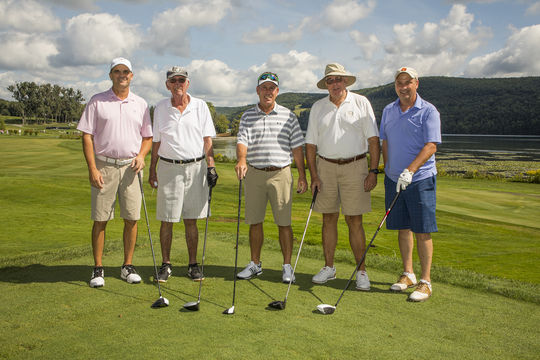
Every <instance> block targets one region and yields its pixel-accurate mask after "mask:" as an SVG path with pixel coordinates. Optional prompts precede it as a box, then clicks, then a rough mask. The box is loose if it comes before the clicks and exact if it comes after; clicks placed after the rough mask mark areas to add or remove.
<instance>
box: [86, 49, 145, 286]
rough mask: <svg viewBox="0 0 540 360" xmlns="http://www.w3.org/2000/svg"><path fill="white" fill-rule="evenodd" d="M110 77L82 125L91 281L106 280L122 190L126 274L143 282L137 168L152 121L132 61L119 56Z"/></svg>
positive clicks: (129, 279)
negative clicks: (110, 234) (134, 83)
mask: <svg viewBox="0 0 540 360" xmlns="http://www.w3.org/2000/svg"><path fill="white" fill-rule="evenodd" d="M109 78H110V79H111V80H112V83H113V84H112V88H111V89H110V90H108V91H105V92H102V93H99V94H96V95H94V96H93V97H92V98H91V99H90V101H89V102H88V104H86V108H85V109H84V112H83V114H82V116H81V119H80V121H79V124H78V126H77V129H78V130H80V131H81V132H83V137H82V140H83V151H84V156H85V158H86V163H87V165H88V173H89V178H90V185H91V189H92V219H93V220H94V225H93V227H92V249H93V253H94V263H95V267H94V271H93V273H92V278H91V280H90V286H91V287H101V286H103V285H105V279H104V271H103V264H102V255H103V246H104V243H105V228H106V226H107V222H108V221H109V220H111V219H112V218H114V206H115V202H116V196H117V195H118V202H119V204H120V216H121V217H122V218H123V219H124V264H123V266H122V268H121V270H120V276H121V278H122V279H124V280H126V281H127V282H128V283H132V284H137V283H140V282H141V277H140V276H139V275H138V274H137V271H136V270H135V267H134V266H133V264H132V260H133V252H134V251H135V242H136V241H137V220H139V218H140V216H141V200H142V197H141V190H140V186H139V181H138V179H137V173H138V172H139V171H141V170H142V169H143V168H144V165H145V164H144V157H145V156H146V154H148V151H149V150H150V147H151V146H152V124H151V122H150V113H149V111H148V105H147V104H146V101H144V99H142V98H141V97H139V96H137V95H135V94H134V93H133V92H131V91H130V88H129V85H130V83H131V79H133V70H132V67H131V62H130V61H129V60H127V59H124V58H115V59H113V60H112V62H111V66H110V72H109Z"/></svg>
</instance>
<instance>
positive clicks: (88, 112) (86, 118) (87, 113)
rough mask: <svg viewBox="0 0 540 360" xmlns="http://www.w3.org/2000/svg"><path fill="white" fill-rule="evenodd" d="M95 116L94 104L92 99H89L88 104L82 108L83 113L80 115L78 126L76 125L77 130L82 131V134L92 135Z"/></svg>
mask: <svg viewBox="0 0 540 360" xmlns="http://www.w3.org/2000/svg"><path fill="white" fill-rule="evenodd" d="M95 114H96V102H95V101H94V99H93V98H92V99H90V101H89V102H88V104H86V107H85V108H84V111H83V113H82V115H81V119H80V120H79V124H78V125H77V130H79V131H82V132H83V133H87V134H90V135H94V133H95V121H94V118H95Z"/></svg>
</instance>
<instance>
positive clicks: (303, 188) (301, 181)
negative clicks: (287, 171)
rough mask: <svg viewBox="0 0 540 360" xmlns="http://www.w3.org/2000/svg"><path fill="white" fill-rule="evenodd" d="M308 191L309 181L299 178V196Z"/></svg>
mask: <svg viewBox="0 0 540 360" xmlns="http://www.w3.org/2000/svg"><path fill="white" fill-rule="evenodd" d="M306 190H307V180H306V178H305V177H299V178H298V186H297V187H296V192H297V193H298V194H303V193H305V192H306Z"/></svg>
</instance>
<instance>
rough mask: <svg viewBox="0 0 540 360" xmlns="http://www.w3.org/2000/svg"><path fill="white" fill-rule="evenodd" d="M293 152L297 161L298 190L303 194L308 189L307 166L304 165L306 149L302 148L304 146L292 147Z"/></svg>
mask: <svg viewBox="0 0 540 360" xmlns="http://www.w3.org/2000/svg"><path fill="white" fill-rule="evenodd" d="M292 154H293V158H294V162H295V163H296V168H297V169H298V186H297V188H296V192H297V193H299V194H303V193H305V192H306V190H307V180H306V168H305V166H304V150H303V149H302V146H298V147H296V148H294V149H292Z"/></svg>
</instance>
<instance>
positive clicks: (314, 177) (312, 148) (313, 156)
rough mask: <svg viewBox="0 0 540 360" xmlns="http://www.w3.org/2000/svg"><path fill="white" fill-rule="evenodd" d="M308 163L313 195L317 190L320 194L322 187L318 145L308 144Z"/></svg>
mask: <svg viewBox="0 0 540 360" xmlns="http://www.w3.org/2000/svg"><path fill="white" fill-rule="evenodd" d="M306 161H307V165H308V168H309V174H310V175H311V193H314V192H315V189H318V191H319V192H320V191H321V189H322V186H321V180H319V174H318V173H317V145H314V144H306Z"/></svg>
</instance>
